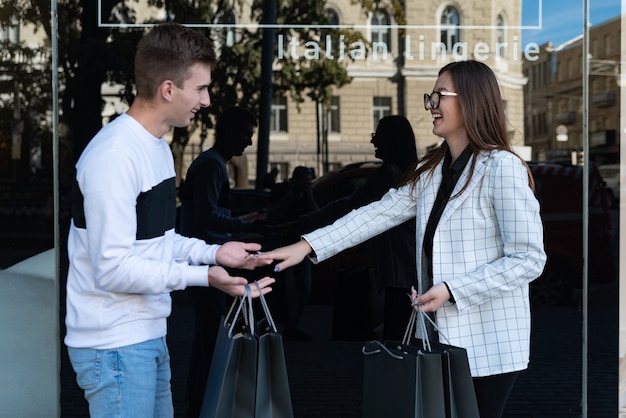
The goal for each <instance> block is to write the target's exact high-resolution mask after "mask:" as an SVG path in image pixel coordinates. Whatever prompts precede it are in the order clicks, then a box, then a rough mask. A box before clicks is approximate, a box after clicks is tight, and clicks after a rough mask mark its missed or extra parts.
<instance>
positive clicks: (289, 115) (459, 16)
mask: <svg viewBox="0 0 626 418" xmlns="http://www.w3.org/2000/svg"><path fill="white" fill-rule="evenodd" d="M327 11H328V12H329V13H331V14H334V16H335V22H336V23H337V24H339V25H346V26H350V27H353V28H354V29H355V30H359V31H361V32H362V33H363V35H364V36H365V37H366V38H367V39H368V40H369V41H370V42H371V44H370V45H368V46H367V57H366V58H365V59H362V58H361V57H362V56H360V55H359V52H360V50H359V46H358V45H349V44H346V43H344V44H343V45H341V42H340V40H333V42H335V43H336V44H335V46H336V48H335V49H333V50H332V51H331V54H332V55H333V57H334V58H335V59H341V56H342V55H341V54H342V53H343V54H344V55H343V56H344V59H347V58H345V57H346V56H347V55H348V54H350V53H354V54H355V56H358V57H359V58H358V59H355V60H354V61H350V62H349V64H348V66H347V68H348V72H349V75H350V76H351V77H352V82H351V83H350V84H348V85H346V86H344V87H342V88H341V89H337V90H335V91H334V93H333V101H332V106H331V109H321V114H322V115H326V119H325V126H327V129H324V127H323V126H322V125H323V124H322V123H321V122H320V120H318V119H321V118H318V117H317V114H318V110H319V109H316V104H315V103H313V102H311V101H308V102H305V103H302V104H300V105H299V110H298V107H297V106H296V104H295V103H292V102H291V101H290V100H289V99H288V98H276V97H275V98H274V104H273V105H272V122H271V125H272V126H271V130H270V143H269V165H270V166H269V167H268V171H269V170H270V169H271V168H272V167H278V168H279V180H281V179H284V178H286V177H288V175H289V174H290V173H291V171H292V170H293V168H294V167H295V166H297V165H305V166H308V167H312V168H315V169H316V170H317V172H318V174H319V173H324V172H325V171H327V170H332V169H336V168H339V167H342V166H345V165H347V164H350V163H353V162H360V161H367V160H373V159H374V155H373V154H374V152H373V147H372V145H371V144H370V140H371V133H372V132H373V131H374V130H375V128H376V125H377V121H378V120H379V119H380V118H381V117H383V116H385V115H388V114H401V115H404V116H406V117H407V118H408V119H409V121H410V122H411V124H412V125H413V129H414V131H415V134H416V138H417V148H418V153H419V155H420V156H421V155H423V154H424V153H425V152H426V151H427V150H428V149H429V148H430V147H433V146H436V145H437V144H438V141H439V140H440V139H439V138H437V137H435V136H434V135H433V134H432V132H431V130H432V120H431V118H430V113H429V112H426V111H425V109H424V106H423V95H424V93H430V92H431V91H432V88H433V85H434V83H435V81H436V78H437V72H438V70H439V69H440V68H441V67H442V66H444V65H445V64H446V63H448V62H450V61H456V60H464V59H476V60H480V61H483V62H485V63H486V64H488V65H489V66H490V67H491V68H493V69H494V70H495V72H496V74H497V76H498V78H499V81H500V83H501V87H502V92H503V97H504V100H505V102H506V103H505V107H506V110H507V117H508V121H509V134H510V139H511V141H512V142H513V144H515V145H518V146H522V145H523V143H524V123H523V120H524V119H523V88H524V85H525V83H526V78H525V77H524V75H523V72H522V65H523V64H522V63H523V58H524V56H525V54H526V55H529V54H530V55H533V54H535V53H536V50H537V48H534V47H533V46H527V45H522V44H521V33H520V32H521V31H520V26H521V3H520V1H519V0H515V1H504V0H493V1H492V0H471V1H470V0H461V1H454V2H452V1H446V0H444V1H435V2H407V3H406V8H405V12H406V21H407V22H406V25H402V26H399V25H397V24H395V22H393V20H392V18H391V17H390V16H389V15H387V14H385V13H374V14H372V13H365V12H364V11H363V10H362V8H361V7H360V6H358V5H355V4H353V3H352V2H351V1H350V0H331V1H329V2H328V3H327ZM275 43H276V45H278V46H279V51H280V50H282V51H283V53H284V54H285V55H286V54H291V53H294V51H295V52H296V53H298V54H304V53H305V52H306V50H307V48H309V50H310V48H312V47H314V46H319V49H320V50H321V51H322V53H324V52H326V51H325V44H324V40H323V39H275ZM307 45H308V46H307ZM281 46H282V48H280V47H281ZM535 47H536V45H535ZM310 51H311V50H310ZM310 51H309V52H310ZM279 54H280V52H279ZM312 55H313V54H312V53H311V56H312ZM533 56H534V55H533ZM276 63H278V64H280V56H277V57H276ZM318 126H321V130H322V133H321V134H318ZM209 137H210V138H211V135H209ZM194 143H195V144H196V145H194ZM197 143H198V142H197V140H195V142H194V139H193V137H192V141H191V143H190V146H188V149H187V155H186V159H185V163H184V165H187V164H189V163H190V161H191V159H193V158H194V157H195V155H197V153H198V152H199V148H198V146H197ZM245 158H246V160H247V166H248V173H249V174H248V175H249V177H250V184H251V185H253V184H254V181H255V179H254V178H251V177H253V176H254V175H255V173H256V172H257V169H256V161H257V156H256V141H254V144H253V146H252V147H249V148H248V149H247V150H246V152H245Z"/></svg>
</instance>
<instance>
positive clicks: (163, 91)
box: [159, 80, 176, 102]
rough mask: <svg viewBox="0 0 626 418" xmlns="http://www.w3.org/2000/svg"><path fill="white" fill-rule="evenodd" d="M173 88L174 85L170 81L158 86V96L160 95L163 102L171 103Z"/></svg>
mask: <svg viewBox="0 0 626 418" xmlns="http://www.w3.org/2000/svg"><path fill="white" fill-rule="evenodd" d="M174 88H176V86H175V85H174V83H173V82H172V80H165V81H164V82H162V83H161V85H160V86H159V94H160V95H161V97H162V98H163V100H166V101H168V102H171V101H172V96H173V94H174Z"/></svg>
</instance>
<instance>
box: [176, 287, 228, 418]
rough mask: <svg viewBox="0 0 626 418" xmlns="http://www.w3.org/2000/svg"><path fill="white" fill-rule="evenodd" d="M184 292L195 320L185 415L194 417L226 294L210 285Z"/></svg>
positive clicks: (207, 374)
mask: <svg viewBox="0 0 626 418" xmlns="http://www.w3.org/2000/svg"><path fill="white" fill-rule="evenodd" d="M185 291H186V292H188V293H189V295H190V297H191V301H192V303H193V311H194V319H195V328H194V338H193V345H192V347H191V358H190V364H189V375H188V377H187V400H188V401H189V414H188V416H189V417H196V416H199V414H200V408H201V406H202V399H203V397H204V389H205V386H206V381H207V377H208V376H209V368H210V367H211V359H212V358H213V351H214V349H215V341H216V340H217V333H218V331H219V327H220V322H221V319H222V316H223V315H225V310H226V294H225V293H224V292H222V291H220V290H218V289H216V288H213V287H189V288H187V289H186V290H185Z"/></svg>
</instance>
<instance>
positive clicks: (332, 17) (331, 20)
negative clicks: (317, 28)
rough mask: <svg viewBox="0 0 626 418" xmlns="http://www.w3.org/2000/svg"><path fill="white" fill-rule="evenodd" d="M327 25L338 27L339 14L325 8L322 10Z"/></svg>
mask: <svg viewBox="0 0 626 418" xmlns="http://www.w3.org/2000/svg"><path fill="white" fill-rule="evenodd" d="M324 14H325V15H326V19H328V24H329V25H332V26H339V13H337V11H336V10H335V9H333V8H330V7H329V8H327V9H325V10H324Z"/></svg>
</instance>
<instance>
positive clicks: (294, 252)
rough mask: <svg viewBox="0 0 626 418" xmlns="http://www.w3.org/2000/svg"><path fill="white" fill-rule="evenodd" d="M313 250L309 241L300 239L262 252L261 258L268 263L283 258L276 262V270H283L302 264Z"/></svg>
mask: <svg viewBox="0 0 626 418" xmlns="http://www.w3.org/2000/svg"><path fill="white" fill-rule="evenodd" d="M311 251H312V248H311V246H310V245H309V243H308V242H306V241H305V240H300V241H298V242H296V243H295V244H291V245H287V246H284V247H280V248H276V249H275V250H272V251H267V252H264V253H260V254H259V259H261V260H262V261H264V262H266V264H270V263H272V262H274V261H276V260H282V262H281V263H278V264H276V266H275V267H274V271H283V270H284V269H286V268H289V267H291V266H295V265H296V264H300V263H301V262H302V260H304V257H306V256H307V255H308V254H310V253H311Z"/></svg>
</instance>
